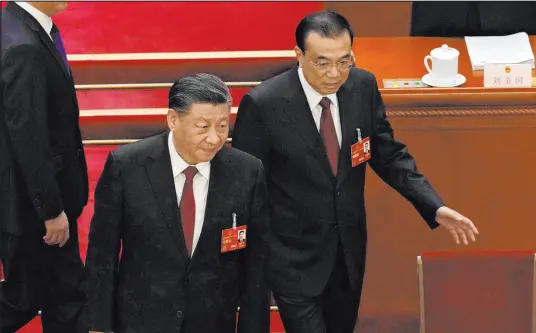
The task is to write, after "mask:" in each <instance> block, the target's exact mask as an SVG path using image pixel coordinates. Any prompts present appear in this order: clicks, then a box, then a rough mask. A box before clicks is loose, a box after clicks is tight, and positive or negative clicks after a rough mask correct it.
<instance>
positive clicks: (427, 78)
mask: <svg viewBox="0 0 536 333" xmlns="http://www.w3.org/2000/svg"><path fill="white" fill-rule="evenodd" d="M465 81H466V79H465V76H463V75H461V74H457V75H456V78H455V79H454V80H448V81H447V82H434V79H433V78H432V76H431V75H430V73H428V74H426V75H425V76H423V77H422V82H424V83H426V84H427V85H429V86H432V87H438V88H450V87H457V86H460V85H462V84H464V83H465Z"/></svg>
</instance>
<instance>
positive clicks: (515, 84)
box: [484, 64, 532, 88]
mask: <svg viewBox="0 0 536 333" xmlns="http://www.w3.org/2000/svg"><path fill="white" fill-rule="evenodd" d="M531 86H532V65H531V64H484V87H485V88H520V87H528V88H530V87H531Z"/></svg>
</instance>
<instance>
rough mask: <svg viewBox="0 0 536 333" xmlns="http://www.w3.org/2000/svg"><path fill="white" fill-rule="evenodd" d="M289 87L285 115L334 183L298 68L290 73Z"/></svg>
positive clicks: (286, 95)
mask: <svg viewBox="0 0 536 333" xmlns="http://www.w3.org/2000/svg"><path fill="white" fill-rule="evenodd" d="M289 76H290V82H289V87H288V88H287V89H285V90H284V94H283V98H284V99H285V100H287V102H288V105H287V107H285V108H284V109H285V113H286V114H287V116H288V117H289V118H290V120H291V123H292V125H293V126H294V127H295V128H296V130H297V131H298V132H299V133H300V134H301V137H302V139H303V141H304V142H305V144H306V145H307V148H308V149H309V150H310V152H311V154H312V155H313V156H314V157H315V158H316V160H317V161H318V163H319V164H320V167H321V168H322V170H324V172H325V173H326V175H327V176H328V177H329V179H330V180H332V181H334V180H335V178H334V177H333V172H332V171H331V166H330V165H329V159H328V155H327V153H326V148H325V147H324V141H323V140H322V137H321V136H320V133H319V132H318V129H317V127H316V124H315V121H314V118H313V115H312V114H311V109H310V107H309V103H308V102H307V97H306V96H305V92H304V91H303V88H302V86H301V82H300V79H299V77H298V70H297V68H293V69H292V70H291V71H290V72H289Z"/></svg>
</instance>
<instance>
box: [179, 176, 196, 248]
mask: <svg viewBox="0 0 536 333" xmlns="http://www.w3.org/2000/svg"><path fill="white" fill-rule="evenodd" d="M183 173H184V175H185V176H186V181H185V182H184V188H183V190H182V197H181V203H180V211H181V222H182V230H183V232H184V240H185V241H186V248H187V249H188V256H189V257H191V256H192V247H193V242H194V227H195V198H194V176H195V174H196V173H197V168H196V167H193V166H189V167H187V168H186V169H185V170H184V171H183Z"/></svg>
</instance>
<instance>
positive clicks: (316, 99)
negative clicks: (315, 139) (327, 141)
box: [298, 67, 342, 147]
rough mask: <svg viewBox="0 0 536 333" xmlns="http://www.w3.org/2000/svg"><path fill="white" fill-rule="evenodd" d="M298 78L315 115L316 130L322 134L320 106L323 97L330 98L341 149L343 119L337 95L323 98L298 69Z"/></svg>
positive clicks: (300, 69)
mask: <svg viewBox="0 0 536 333" xmlns="http://www.w3.org/2000/svg"><path fill="white" fill-rule="evenodd" d="M298 76H299V77H300V82H301V85H302V87H303V91H304V92H305V97H307V102H308V103H309V108H310V109H311V112H312V114H313V118H314V120H315V124H316V128H317V130H318V131H319V132H320V118H321V117H322V106H321V105H320V104H319V103H320V101H321V100H322V98H323V97H327V98H329V100H330V101H331V108H330V109H331V116H332V117H333V123H334V124H335V132H336V133H337V139H338V141H339V147H340V146H341V141H342V134H341V118H340V113H339V101H338V100H337V94H330V95H327V96H323V95H321V94H319V93H318V92H317V91H316V90H315V89H314V88H313V87H311V85H310V84H309V82H307V80H306V79H305V76H304V75H303V70H302V68H301V67H300V68H298Z"/></svg>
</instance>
